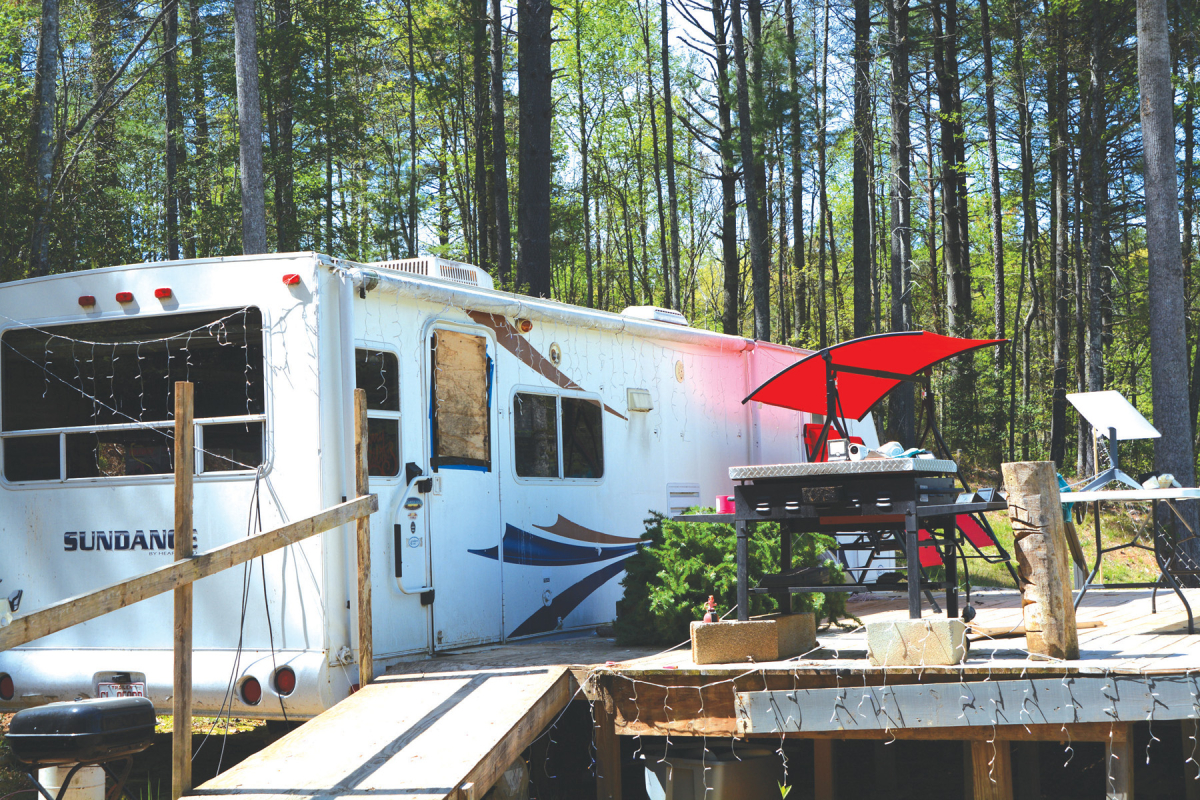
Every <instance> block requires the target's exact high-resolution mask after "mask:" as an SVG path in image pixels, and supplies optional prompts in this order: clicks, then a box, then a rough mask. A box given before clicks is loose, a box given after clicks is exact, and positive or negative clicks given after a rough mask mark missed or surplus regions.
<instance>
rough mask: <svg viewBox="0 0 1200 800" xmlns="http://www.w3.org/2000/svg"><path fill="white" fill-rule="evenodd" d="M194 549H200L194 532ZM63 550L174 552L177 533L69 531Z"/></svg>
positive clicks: (72, 551)
mask: <svg viewBox="0 0 1200 800" xmlns="http://www.w3.org/2000/svg"><path fill="white" fill-rule="evenodd" d="M192 549H193V550H198V549H199V535H198V533H197V532H196V531H192ZM63 550H64V551H65V552H67V553H74V552H80V551H113V550H116V551H122V550H144V551H147V552H152V553H153V552H164V553H168V552H173V551H174V550H175V531H174V529H170V530H156V529H151V530H149V531H67V532H65V533H64V534H63Z"/></svg>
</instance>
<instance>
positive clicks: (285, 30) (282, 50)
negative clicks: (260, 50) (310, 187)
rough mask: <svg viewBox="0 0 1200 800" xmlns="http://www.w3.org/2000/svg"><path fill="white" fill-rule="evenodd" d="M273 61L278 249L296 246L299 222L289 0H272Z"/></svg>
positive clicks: (293, 50)
mask: <svg viewBox="0 0 1200 800" xmlns="http://www.w3.org/2000/svg"><path fill="white" fill-rule="evenodd" d="M275 37H276V43H277V44H276V53H277V55H276V59H275V62H276V65H277V69H278V71H279V78H278V80H279V90H278V92H277V93H276V98H275V126H274V127H275V131H276V139H277V145H276V148H275V150H276V152H275V165H274V167H275V225H276V227H277V229H278V232H277V236H278V239H279V251H280V252H283V253H293V252H295V251H297V250H299V249H300V225H299V221H298V220H297V218H296V189H295V184H296V180H295V165H294V163H293V160H294V159H293V153H294V150H295V135H294V128H295V99H294V97H293V92H294V89H293V86H292V76H293V73H294V72H295V69H296V66H295V65H296V48H297V47H298V45H297V42H296V36H295V35H294V30H293V26H292V2H291V0H275Z"/></svg>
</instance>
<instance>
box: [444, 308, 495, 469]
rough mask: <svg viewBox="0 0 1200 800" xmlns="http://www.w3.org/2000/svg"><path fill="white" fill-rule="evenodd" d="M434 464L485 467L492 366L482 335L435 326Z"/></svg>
mask: <svg viewBox="0 0 1200 800" xmlns="http://www.w3.org/2000/svg"><path fill="white" fill-rule="evenodd" d="M432 355H433V358H432V362H433V376H432V383H433V458H432V459H431V461H432V464H433V466H434V468H437V467H449V466H470V467H484V468H485V469H491V463H492V446H491V435H490V433H491V432H490V430H489V409H488V405H489V401H490V399H491V397H490V394H491V391H490V390H491V380H492V365H491V359H490V358H489V357H488V353H487V340H486V339H484V338H483V337H482V336H475V335H472V334H469V333H459V332H458V331H437V332H435V333H434V335H433V341H432Z"/></svg>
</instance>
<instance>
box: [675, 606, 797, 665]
mask: <svg viewBox="0 0 1200 800" xmlns="http://www.w3.org/2000/svg"><path fill="white" fill-rule="evenodd" d="M816 646H817V620H816V616H815V615H814V614H812V613H803V614H771V615H768V616H763V617H755V618H754V619H751V620H749V621H748V622H736V621H734V622H707V623H705V622H693V623H692V661H693V662H694V663H696V664H742V663H745V662H747V661H754V662H762V661H781V660H783V659H786V658H792V657H794V656H798V655H800V654H801V653H807V652H808V651H809V650H812V649H814V648H815V647H816Z"/></svg>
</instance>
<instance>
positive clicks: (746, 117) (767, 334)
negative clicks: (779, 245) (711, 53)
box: [730, 0, 771, 341]
mask: <svg viewBox="0 0 1200 800" xmlns="http://www.w3.org/2000/svg"><path fill="white" fill-rule="evenodd" d="M749 3H750V9H749V11H750V17H751V20H750V31H751V35H750V36H749V37H747V36H744V35H743V32H742V4H741V0H732V4H731V9H730V13H731V14H732V16H733V59H734V63H735V64H736V66H737V106H738V132H739V138H740V140H741V149H742V184H743V187H744V191H745V196H746V224H747V228H748V229H749V241H748V242H747V245H748V247H747V249H748V250H749V251H750V280H751V284H752V289H753V295H754V338H755V339H759V340H762V341H770V339H771V296H770V280H771V269H770V265H769V264H768V263H767V254H766V247H767V237H768V236H769V235H770V233H769V232H768V230H767V224H766V223H767V220H766V209H765V207H764V203H763V201H764V198H763V196H762V194H763V191H762V190H763V189H764V188H765V186H763V185H762V184H760V183H759V181H758V174H759V172H760V170H759V169H758V167H759V166H760V165H761V164H760V161H759V159H758V156H757V154H756V152H755V150H756V148H755V138H756V137H755V132H754V123H753V118H752V117H751V114H750V91H751V88H750V83H751V81H752V80H754V79H756V78H757V77H758V76H757V75H750V73H751V72H752V71H753V68H754V67H755V66H756V64H755V62H754V56H755V51H756V48H757V47H758V40H757V37H756V36H755V35H754V34H755V27H754V26H755V17H754V13H755V10H756V9H759V2H758V0H749ZM748 54H749V55H748ZM764 183H765V181H764Z"/></svg>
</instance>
